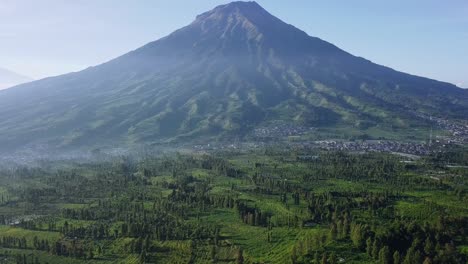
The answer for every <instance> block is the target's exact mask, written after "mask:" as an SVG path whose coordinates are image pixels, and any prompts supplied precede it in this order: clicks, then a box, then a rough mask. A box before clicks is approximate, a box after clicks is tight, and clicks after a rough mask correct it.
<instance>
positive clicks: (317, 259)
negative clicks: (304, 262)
mask: <svg viewBox="0 0 468 264" xmlns="http://www.w3.org/2000/svg"><path fill="white" fill-rule="evenodd" d="M314 263H315V264H319V263H320V256H319V253H318V252H317V251H315V254H314Z"/></svg>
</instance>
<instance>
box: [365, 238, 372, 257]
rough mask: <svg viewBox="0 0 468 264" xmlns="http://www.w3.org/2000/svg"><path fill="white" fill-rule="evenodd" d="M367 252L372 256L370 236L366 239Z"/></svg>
mask: <svg viewBox="0 0 468 264" xmlns="http://www.w3.org/2000/svg"><path fill="white" fill-rule="evenodd" d="M366 253H367V255H368V256H369V257H371V256H372V239H371V238H370V237H369V238H368V239H367V240H366Z"/></svg>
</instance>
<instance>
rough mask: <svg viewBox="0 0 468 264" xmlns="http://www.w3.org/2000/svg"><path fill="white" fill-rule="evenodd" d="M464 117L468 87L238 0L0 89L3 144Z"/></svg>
mask: <svg viewBox="0 0 468 264" xmlns="http://www.w3.org/2000/svg"><path fill="white" fill-rule="evenodd" d="M415 112H420V113H425V114H431V115H438V116H442V117H446V118H450V119H457V118H458V119H460V118H461V119H466V117H467V113H468V91H466V90H463V89H460V88H458V87H456V86H454V85H452V84H449V83H443V82H439V81H435V80H431V79H427V78H422V77H417V76H412V75H409V74H406V73H402V72H398V71H395V70H393V69H390V68H387V67H384V66H381V65H377V64H374V63H372V62H370V61H368V60H366V59H363V58H360V57H356V56H353V55H351V54H349V53H347V52H345V51H343V50H341V49H339V48H337V47H336V46H334V45H332V44H330V43H328V42H326V41H323V40H321V39H319V38H316V37H311V36H309V35H307V34H306V33H305V32H303V31H301V30H299V29H297V28H295V27H294V26H292V25H289V24H286V23H284V22H282V21H281V20H279V19H278V18H276V17H274V16H272V15H271V14H269V13H268V12H267V11H266V10H264V9H263V8H262V7H261V6H259V5H258V4H257V3H255V2H233V3H230V4H227V5H222V6H218V7H216V8H215V9H213V10H211V11H209V12H206V13H203V14H201V15H199V16H197V18H196V19H195V21H193V22H192V23H191V24H190V25H188V26H186V27H184V28H181V29H179V30H177V31H175V32H174V33H172V34H170V35H168V36H167V37H164V38H162V39H159V40H157V41H154V42H151V43H148V44H147V45H145V46H143V47H141V48H139V49H136V50H134V51H131V52H129V53H127V54H125V55H123V56H121V57H118V58H116V59H114V60H111V61H109V62H107V63H104V64H102V65H99V66H96V67H91V68H88V69H86V70H83V71H81V72H76V73H70V74H66V75H62V76H58V77H53V78H47V79H43V80H39V81H35V82H31V83H28V84H24V85H20V86H17V87H15V88H13V89H8V90H5V91H1V92H0V146H2V148H4V149H6V148H13V147H15V148H16V147H18V146H26V145H29V146H30V145H48V146H55V147H73V146H97V145H99V146H124V145H131V144H138V143H153V142H168V141H170V142H173V141H193V140H202V139H207V140H212V139H229V138H232V137H236V138H239V137H241V138H242V137H248V136H249V135H250V134H251V132H252V130H253V129H254V128H258V127H263V126H268V125H269V124H272V123H277V122H282V123H287V124H291V125H300V126H307V127H310V126H312V127H325V128H331V129H333V128H335V127H345V128H349V129H357V130H360V131H364V132H365V131H369V130H372V129H374V130H375V129H378V130H379V131H385V130H388V131H392V130H395V129H403V130H404V129H408V130H411V129H413V128H415V127H418V126H423V125H426V124H425V123H424V121H422V120H418V118H416V117H415V115H414V113H415Z"/></svg>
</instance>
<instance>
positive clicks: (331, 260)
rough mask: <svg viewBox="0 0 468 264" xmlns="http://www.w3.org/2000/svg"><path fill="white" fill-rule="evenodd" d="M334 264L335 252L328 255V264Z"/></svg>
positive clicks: (335, 261)
mask: <svg viewBox="0 0 468 264" xmlns="http://www.w3.org/2000/svg"><path fill="white" fill-rule="evenodd" d="M336 263H337V260H336V255H335V252H332V253H331V254H330V264H336Z"/></svg>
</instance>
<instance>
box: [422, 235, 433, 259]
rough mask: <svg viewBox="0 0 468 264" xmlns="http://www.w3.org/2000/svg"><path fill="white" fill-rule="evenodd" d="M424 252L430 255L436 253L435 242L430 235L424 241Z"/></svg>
mask: <svg viewBox="0 0 468 264" xmlns="http://www.w3.org/2000/svg"><path fill="white" fill-rule="evenodd" d="M424 253H426V255H428V256H432V255H433V253H434V244H433V243H432V240H431V239H430V238H429V237H427V238H426V241H425V242H424Z"/></svg>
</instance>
